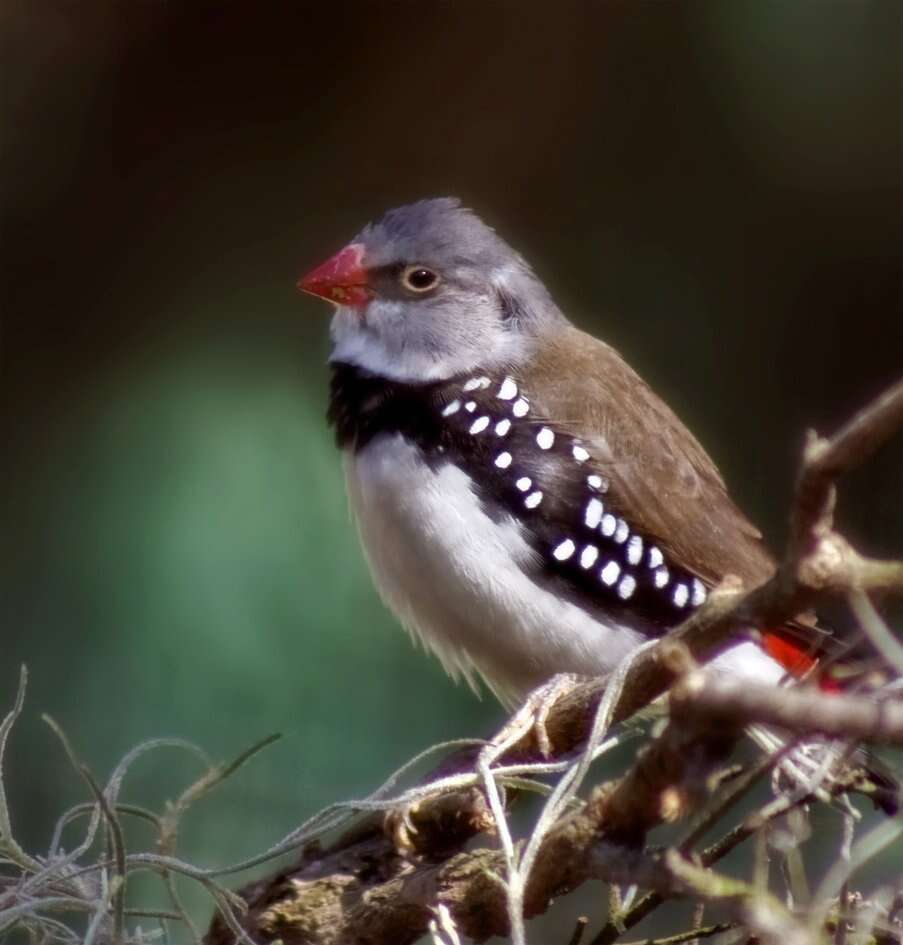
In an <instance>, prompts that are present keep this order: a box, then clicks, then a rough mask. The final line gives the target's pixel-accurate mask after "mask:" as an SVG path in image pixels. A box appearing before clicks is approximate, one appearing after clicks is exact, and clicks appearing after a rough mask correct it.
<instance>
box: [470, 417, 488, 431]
mask: <svg viewBox="0 0 903 945" xmlns="http://www.w3.org/2000/svg"><path fill="white" fill-rule="evenodd" d="M488 426H489V417H477V419H476V420H474V422H473V423H472V424H471V425H470V432H471V433H482V432H483V431H484V430H485V429H486V427H488Z"/></svg>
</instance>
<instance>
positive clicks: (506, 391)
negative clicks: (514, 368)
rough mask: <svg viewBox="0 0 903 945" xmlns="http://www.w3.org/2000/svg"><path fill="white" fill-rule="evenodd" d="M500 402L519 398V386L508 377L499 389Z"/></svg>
mask: <svg viewBox="0 0 903 945" xmlns="http://www.w3.org/2000/svg"><path fill="white" fill-rule="evenodd" d="M498 397H499V400H514V398H515V397H517V384H515V383H514V381H512V380H511V378H510V377H506V378H505V380H503V381H502V386H501V387H499V393H498Z"/></svg>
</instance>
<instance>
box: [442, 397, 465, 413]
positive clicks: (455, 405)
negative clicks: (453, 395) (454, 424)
mask: <svg viewBox="0 0 903 945" xmlns="http://www.w3.org/2000/svg"><path fill="white" fill-rule="evenodd" d="M460 409H461V401H460V400H453V401H452V402H451V403H450V404H449V405H448V406H447V407H446V408H445V410H443V411H442V416H443V417H450V416H451V415H452V414H453V413H457V412H458V411H459V410H460Z"/></svg>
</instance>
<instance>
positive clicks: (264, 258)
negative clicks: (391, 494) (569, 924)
mask: <svg viewBox="0 0 903 945" xmlns="http://www.w3.org/2000/svg"><path fill="white" fill-rule="evenodd" d="M0 26H2V33H3V44H4V51H3V55H2V62H3V64H2V67H0V68H2V73H3V85H4V98H3V113H2V122H3V128H2V138H3V142H2V188H3V209H4V226H3V233H2V240H3V243H2V257H3V265H2V271H3V276H2V292H3V298H2V305H3V322H4V326H3V371H2V383H3V403H2V410H3V424H4V428H3V442H4V445H5V453H6V460H5V462H4V464H3V499H4V508H5V519H6V521H5V528H4V535H3V569H2V570H3V576H2V580H3V585H4V586H3V588H2V598H3V623H2V627H0V697H2V702H3V703H4V704H8V703H11V701H12V697H13V691H14V684H15V679H16V675H17V672H18V666H19V664H20V663H21V662H26V663H27V664H28V666H29V668H30V670H31V674H32V685H31V689H30V693H29V699H28V704H27V715H26V717H25V718H24V719H23V720H22V723H21V725H20V727H19V728H18V730H17V732H16V734H15V737H14V741H13V743H12V746H11V754H10V757H9V763H8V765H7V772H6V773H7V779H8V781H9V790H10V795H11V802H12V804H13V808H14V815H15V824H16V827H17V830H18V833H19V837H20V839H21V840H22V841H23V842H24V843H26V844H27V845H29V846H31V847H32V848H36V847H44V846H46V843H47V841H48V839H49V832H50V829H51V824H52V822H53V821H54V819H55V817H56V816H57V814H58V813H59V812H60V811H61V810H62V809H63V807H64V806H65V805H67V804H70V803H73V802H75V801H77V800H81V799H83V791H82V789H81V787H80V785H79V783H78V781H77V779H76V778H74V777H73V776H72V774H71V773H70V772H69V770H68V769H67V766H66V764H65V762H64V760H63V756H62V753H61V751H60V750H59V748H58V746H57V745H56V744H55V742H54V740H53V738H52V737H51V736H50V733H49V732H48V731H47V730H46V729H45V728H44V727H43V726H42V724H41V723H40V721H39V714H40V712H42V711H43V712H49V713H50V714H52V715H53V716H54V717H55V718H56V719H58V720H59V721H60V722H61V723H62V724H63V726H64V727H65V729H66V730H67V732H68V733H69V735H70V737H71V739H72V741H73V743H74V745H75V746H76V747H77V750H78V751H79V752H80V753H81V755H82V756H83V757H84V758H85V760H87V761H88V762H89V763H90V765H91V766H92V767H93V768H94V770H95V771H96V772H98V773H99V774H101V775H103V774H106V773H107V772H108V770H109V769H110V767H111V766H112V765H113V763H114V762H115V760H116V759H117V758H118V757H119V756H120V755H121V754H122V753H124V752H125V751H126V750H127V749H128V748H129V747H131V746H132V745H134V744H135V743H137V742H139V741H140V740H142V739H145V738H148V737H151V736H156V735H164V734H178V735H183V736H186V737H189V738H191V739H194V740H196V741H197V742H199V743H200V744H202V745H203V746H205V747H206V748H207V749H208V750H209V751H210V752H211V753H212V754H214V755H215V756H217V757H225V756H227V755H230V754H232V753H234V752H236V751H237V750H239V749H240V748H242V747H244V745H245V744H246V743H248V742H250V741H253V740H254V739H256V738H257V737H259V736H262V735H265V734H267V733H268V732H271V731H282V732H284V733H285V734H286V736H287V737H286V739H285V740H284V741H283V742H281V743H280V744H279V745H278V746H277V747H275V748H273V749H271V750H270V751H269V752H268V754H266V755H265V756H263V757H261V758H259V759H257V760H256V761H255V762H254V763H253V764H252V765H251V766H250V767H249V768H247V769H246V770H245V771H243V772H242V773H241V774H240V776H239V777H238V778H236V780H235V781H234V782H233V783H231V784H230V785H229V786H227V787H226V788H224V789H223V790H222V791H221V792H220V794H219V795H218V796H217V797H215V798H214V797H212V798H210V799H209V801H207V802H205V803H204V804H203V805H202V806H200V807H199V808H198V809H197V810H196V811H195V813H194V815H193V816H192V817H190V818H189V820H188V822H187V823H186V829H185V832H184V835H183V847H182V852H183V854H184V855H185V856H186V857H189V858H191V859H193V860H194V861H195V862H199V863H202V864H213V863H222V862H225V861H228V860H232V859H238V858H241V857H244V856H246V855H249V854H251V853H254V852H257V851H258V850H260V849H261V848H263V847H264V846H266V845H267V844H269V843H270V842H272V841H274V840H275V839H277V838H278V837H279V836H280V835H281V834H283V833H284V832H286V831H287V830H289V829H290V828H291V827H293V826H294V825H295V824H297V823H298V822H299V821H300V820H301V819H302V818H303V817H304V816H306V815H308V814H310V813H312V812H313V811H314V810H315V809H317V808H318V807H319V806H321V805H323V804H325V803H327V802H329V801H332V800H336V799H339V798H344V797H348V796H359V795H361V794H363V793H364V792H365V791H367V790H369V789H370V788H372V787H373V786H375V784H376V783H378V782H379V781H380V780H381V779H382V777H383V776H384V775H385V774H386V773H387V772H388V771H390V770H391V769H393V768H394V767H396V766H397V765H398V764H400V763H401V762H402V761H404V760H405V759H406V758H408V757H409V756H411V755H413V754H414V753H415V752H416V751H418V750H419V749H421V748H424V747H425V746H427V745H429V744H431V743H434V742H437V741H439V740H442V739H445V738H449V737H453V736H463V735H482V734H486V733H487V732H488V731H489V730H490V728H491V727H492V725H494V724H495V723H496V722H497V721H498V720H499V719H500V717H501V713H500V711H499V710H498V708H497V707H496V706H495V705H494V704H493V703H492V701H491V700H490V699H484V700H483V701H482V702H479V701H477V700H476V699H475V698H474V697H473V695H472V694H471V693H469V692H468V691H467V690H465V689H460V688H455V687H454V686H453V685H452V684H451V683H450V682H448V681H447V680H446V679H445V678H444V676H443V674H442V672H441V670H440V669H439V667H438V665H437V664H436V662H435V661H433V660H432V659H428V658H426V657H425V656H424V655H423V654H422V653H418V652H415V650H414V649H413V648H412V647H411V645H410V643H409V642H408V640H407V639H406V638H405V636H404V634H403V633H402V632H400V631H399V629H398V628H397V626H396V625H395V622H394V621H393V619H392V618H391V617H390V616H389V615H388V614H387V613H386V612H385V611H384V610H383V608H382V606H381V605H380V603H379V601H378V599H377V597H376V594H375V592H374V591H373V589H372V587H371V585H370V582H369V579H368V577H367V573H366V568H365V565H364V563H363V560H362V557H361V554H360V551H359V549H358V546H357V542H356V537H355V534H354V528H353V526H352V524H351V523H350V521H349V518H348V514H347V511H346V507H345V500H344V495H343V487H342V482H341V475H340V464H339V458H338V455H337V454H336V452H335V450H334V448H333V445H332V441H331V434H330V431H329V430H328V429H327V427H326V424H325V421H324V417H323V414H324V410H325V404H326V384H327V377H328V374H327V369H326V367H325V360H326V357H327V354H328V343H327V320H328V312H327V311H326V310H325V308H324V306H322V305H319V304H317V303H316V302H315V301H314V300H312V299H305V298H301V297H299V296H298V295H296V293H295V290H294V282H295V280H296V278H297V276H298V275H300V274H301V272H302V271H304V270H305V269H306V268H307V267H310V266H311V265H313V264H314V263H317V262H319V261H321V260H322V259H324V258H325V257H326V256H327V255H329V254H330V253H332V252H333V251H335V250H336V249H337V248H339V247H340V246H341V245H343V243H344V242H345V241H346V240H348V239H349V238H350V237H351V236H352V235H353V234H354V233H355V232H356V231H357V230H358V229H359V228H360V226H361V225H362V224H363V223H365V222H366V221H367V220H368V219H370V218H372V217H374V216H376V215H378V214H379V213H380V212H381V211H382V210H383V209H385V208H386V207H388V206H392V205H396V204H398V203H403V202H406V201H409V200H412V199H416V198H419V197H423V196H430V195H442V194H455V195H458V196H460V197H462V198H463V200H464V201H465V202H466V203H467V204H468V205H470V206H472V207H474V208H475V209H477V210H478V211H479V212H480V213H481V214H482V215H483V216H484V217H485V218H486V219H487V220H488V221H489V222H491V223H492V224H494V225H496V226H497V228H498V229H499V230H500V232H501V233H502V234H503V235H504V236H506V237H507V238H509V239H510V241H511V242H512V243H513V244H514V245H515V246H516V247H517V248H519V249H520V250H521V251H522V252H523V253H524V254H525V255H526V256H527V258H528V259H530V260H531V261H532V262H533V264H534V266H535V268H536V269H537V271H538V272H539V273H540V275H541V276H542V277H543V278H544V279H545V280H546V281H547V284H548V285H549V287H550V289H551V290H552V292H553V294H554V295H555V296H556V298H557V299H558V300H559V302H560V303H561V304H562V305H563V306H564V307H565V309H566V311H568V312H569V313H570V314H571V316H572V317H573V318H574V320H576V321H577V322H578V323H579V324H580V325H582V326H584V327H587V328H589V329H591V330H593V331H595V332H597V333H599V334H601V335H603V336H604V337H605V338H606V339H607V340H609V341H610V342H612V343H613V344H614V345H615V346H616V347H618V348H620V349H621V350H622V351H623V352H624V353H625V355H626V356H627V357H628V359H629V360H630V361H631V362H632V363H633V364H634V365H635V366H636V367H637V368H638V369H639V370H640V372H641V373H642V374H644V376H645V377H646V378H647V379H648V380H650V381H651V382H652V383H653V385H654V386H655V387H656V388H657V389H658V390H659V391H660V392H661V393H662V394H663V395H664V396H665V397H666V399H668V400H669V401H670V402H671V403H672V404H673V405H674V407H675V408H676V409H677V410H678V412H679V413H680V414H681V415H682V416H683V417H684V418H685V419H686V420H687V421H688V423H689V424H690V426H691V427H692V428H693V429H694V430H695V431H696V432H697V434H698V435H699V436H700V438H701V439H702V440H703V442H704V443H705V444H707V446H708V447H709V449H710V450H711V451H712V453H713V455H714V456H715V458H716V460H717V461H718V462H719V463H720V464H721V466H722V468H723V470H724V472H725V474H726V475H727V478H728V481H729V482H730V484H731V486H732V488H733V490H734V491H735V493H736V495H737V497H738V499H739V501H740V504H741V505H742V506H743V507H745V508H746V509H747V510H748V512H749V513H750V514H751V515H752V517H753V518H754V519H755V520H756V521H758V522H759V523H760V524H761V525H762V527H763V529H764V530H765V531H766V533H767V535H768V537H769V539H770V540H771V541H772V542H773V543H775V544H776V543H778V542H779V541H780V540H781V537H782V534H783V528H784V516H785V509H786V506H787V501H788V496H789V492H790V488H791V483H792V477H793V471H794V465H795V462H796V457H797V455H798V453H799V448H800V444H801V437H802V432H803V430H804V429H805V427H806V426H809V425H814V426H816V427H818V428H819V429H822V430H830V429H831V428H833V426H834V425H835V424H837V423H838V422H839V421H841V420H842V419H843V418H844V417H845V416H846V415H847V413H848V412H849V411H850V410H851V409H852V408H854V407H855V406H858V405H859V404H860V403H862V402H864V401H865V400H866V399H867V398H868V397H870V396H871V395H873V394H875V393H876V392H877V391H878V390H879V389H880V388H881V387H882V385H884V384H887V383H888V382H890V381H891V380H894V379H896V378H898V377H899V376H901V374H903V274H901V272H903V266H901V263H903V249H901V248H903V180H901V177H903V172H901V168H903V6H901V4H900V3H898V2H896V0H887V2H877V0H875V2H866V0H863V2H855V3H852V2H851V3H847V2H834V0H796V2H792V3H788V2H786V0H730V2H727V0H722V2H709V3H702V2H699V3H676V2H671V3H668V2H652V0H629V2H628V0H618V2H582V3H574V2H558V3H554V4H553V3H543V4H531V3H525V2H518V3H507V2H475V0H461V2H456V3H451V2H432V3H424V2H421V3H414V2H390V0H383V2H376V0H374V2H370V3H366V2H357V3H352V2H348V3H342V2H320V3H308V2H294V3H251V2H245V3H242V2H217V3H213V2H198V0H168V2H167V0H130V2H128V3H117V2H115V0H114V2H109V3H99V2H94V0H82V2H78V3H76V2H69V0H67V2H64V0H7V2H6V3H4V4H3V6H2V8H0ZM901 496H903V446H901V443H900V442H899V440H898V441H897V442H896V443H895V444H894V445H893V446H891V447H888V448H886V449H885V450H884V451H883V452H882V453H881V454H880V455H879V456H878V457H877V458H876V460H875V461H874V462H872V463H871V464H870V465H869V466H868V467H867V468H866V469H865V470H863V471H862V472H861V473H859V474H857V475H856V476H855V477H853V478H852V479H851V480H850V482H849V483H848V485H847V486H846V487H845V488H844V490H843V493H842V500H841V521H842V523H843V524H844V526H845V527H846V528H847V529H848V532H849V534H850V535H851V536H852V537H853V538H854V539H855V540H857V541H859V542H860V543H861V544H862V546H863V547H864V548H866V549H867V550H869V551H872V552H874V553H892V552H894V551H896V552H898V553H899V551H900V549H901V548H903V508H901ZM193 771H194V769H193V768H192V766H191V764H190V762H189V761H187V760H185V759H182V758H180V757H179V756H173V755H159V756H155V757H154V756H152V757H150V758H147V759H144V761H143V762H141V763H140V765H139V767H138V768H136V770H135V772H134V776H133V778H132V779H131V780H130V782H128V784H127V792H126V793H127V796H129V797H131V799H133V800H146V801H148V802H151V801H157V802H159V800H160V799H161V798H163V797H167V796H170V797H171V796H173V795H174V794H175V793H176V791H177V789H178V786H179V785H180V784H182V783H183V781H184V780H185V779H187V778H189V777H190V776H191V775H192V774H193ZM826 816H827V815H826ZM197 908H198V909H199V910H201V912H203V910H204V909H205V906H204V905H203V903H202V902H201V901H200V900H198V901H197Z"/></svg>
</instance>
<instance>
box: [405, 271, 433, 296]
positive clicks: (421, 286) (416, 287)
mask: <svg viewBox="0 0 903 945" xmlns="http://www.w3.org/2000/svg"><path fill="white" fill-rule="evenodd" d="M438 283H439V276H438V275H437V274H436V273H435V272H433V270H432V269H427V268H426V267H425V266H408V267H407V268H406V269H405V270H404V271H403V272H402V274H401V284H402V285H403V286H404V287H405V288H406V289H409V290H410V291H411V292H418V293H419V292H429V290H430V289H433V288H435V287H436V285H437V284H438Z"/></svg>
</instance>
